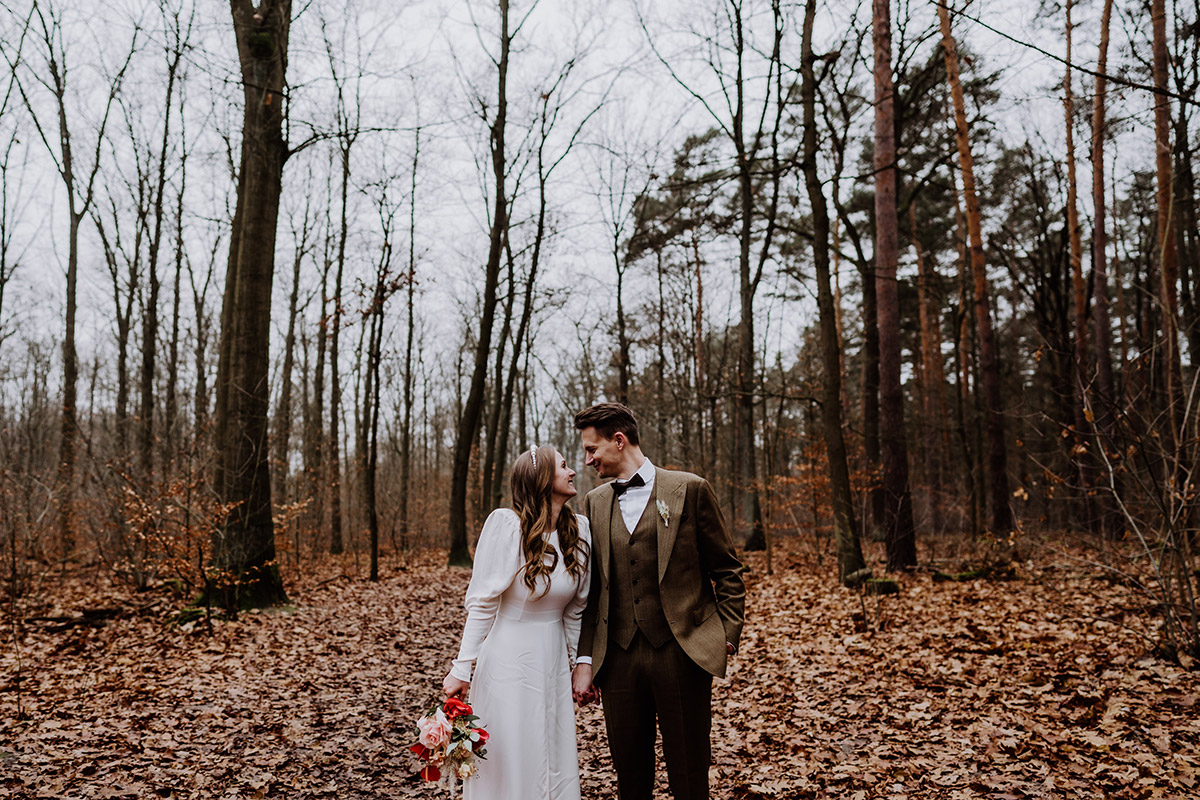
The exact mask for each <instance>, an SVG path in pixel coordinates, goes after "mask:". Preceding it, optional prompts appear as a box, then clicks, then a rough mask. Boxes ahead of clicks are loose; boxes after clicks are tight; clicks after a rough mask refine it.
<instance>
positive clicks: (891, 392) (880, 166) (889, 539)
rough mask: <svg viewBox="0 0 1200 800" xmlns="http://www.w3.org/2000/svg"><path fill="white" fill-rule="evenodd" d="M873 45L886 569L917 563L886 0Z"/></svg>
mask: <svg viewBox="0 0 1200 800" xmlns="http://www.w3.org/2000/svg"><path fill="white" fill-rule="evenodd" d="M873 7H874V19H873V23H872V38H873V40H874V44H875V295H876V301H877V302H878V308H877V313H878V315H879V432H880V445H881V447H880V449H881V453H882V456H883V494H884V541H885V543H886V546H887V568H888V570H889V571H893V570H899V569H905V568H907V567H912V566H916V563H917V550H916V540H915V535H914V526H913V516H912V496H911V495H910V494H909V488H908V445H907V432H906V430H905V427H904V387H903V386H902V385H901V383H900V295H899V290H898V286H897V280H896V265H897V262H898V260H899V232H898V220H897V218H896V116H895V112H894V107H895V92H894V90H893V87H892V30H891V9H890V6H889V0H873Z"/></svg>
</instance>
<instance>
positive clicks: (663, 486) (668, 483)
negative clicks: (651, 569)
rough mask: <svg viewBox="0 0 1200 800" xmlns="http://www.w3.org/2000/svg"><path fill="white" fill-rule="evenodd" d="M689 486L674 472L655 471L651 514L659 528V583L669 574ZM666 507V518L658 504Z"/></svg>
mask: <svg viewBox="0 0 1200 800" xmlns="http://www.w3.org/2000/svg"><path fill="white" fill-rule="evenodd" d="M686 488H687V486H686V485H685V484H684V482H683V481H682V480H679V478H678V477H676V475H675V473H674V472H669V471H667V470H664V469H655V471H654V493H653V495H652V496H651V498H650V504H651V506H652V508H651V509H650V511H651V513H652V514H654V518H655V520H656V522H657V526H658V582H659V583H660V584H661V583H662V581H663V576H665V575H666V574H667V560H668V559H669V558H670V557H671V550H673V549H674V547H675V535H676V531H678V530H679V520H680V518H681V517H682V516H683V500H684V492H685V490H686ZM659 502H662V503H663V504H664V505H665V506H666V511H667V513H666V516H665V518H664V515H663V514H662V513H661V511H660V509H659V507H658V503H659Z"/></svg>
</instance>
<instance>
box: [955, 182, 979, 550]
mask: <svg viewBox="0 0 1200 800" xmlns="http://www.w3.org/2000/svg"><path fill="white" fill-rule="evenodd" d="M950 173H951V183H952V184H953V183H954V169H953V166H951V169H950ZM953 189H954V222H955V231H956V235H955V237H954V238H955V244H956V250H957V257H956V259H955V260H956V261H957V262H958V314H957V324H956V325H955V326H954V330H955V335H956V337H957V338H956V341H955V348H954V355H955V359H956V360H957V365H956V366H957V383H958V408H957V420H956V422H957V423H958V438H959V444H960V445H961V453H962V459H963V466H964V467H965V469H964V471H963V478H964V481H963V482H964V484H965V486H964V488H965V489H966V495H967V522H968V528H967V530H968V532H969V533H970V536H971V539H972V540H974V539H975V538H976V537H978V536H979V534H980V533H982V530H981V528H982V521H981V518H982V516H983V515H982V513H981V511H980V508H979V506H980V504H981V503H982V502H983V463H982V454H981V453H980V449H981V448H980V447H979V426H978V424H976V423H977V420H978V417H976V416H974V414H972V413H971V412H972V410H973V409H974V408H975V403H974V402H973V399H972V396H971V374H972V369H971V368H972V365H973V364H974V363H975V355H974V354H975V348H974V345H973V336H972V333H973V331H974V328H973V326H972V325H971V312H970V310H969V309H970V308H971V306H972V305H973V304H972V302H971V299H970V298H971V296H972V293H973V292H972V283H971V279H970V277H969V273H970V266H969V264H968V258H967V238H968V235H967V217H966V215H965V214H964V213H963V210H962V203H961V202H960V201H959V192H958V187H957V186H956V185H955V186H953ZM976 392H978V387H976ZM968 429H969V430H970V431H971V432H973V435H972V433H968Z"/></svg>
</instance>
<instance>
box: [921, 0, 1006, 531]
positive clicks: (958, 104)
mask: <svg viewBox="0 0 1200 800" xmlns="http://www.w3.org/2000/svg"><path fill="white" fill-rule="evenodd" d="M938 18H939V20H940V23H941V31H942V51H943V53H944V54H945V58H946V76H947V79H948V81H949V83H950V94H951V98H952V100H953V102H954V132H955V139H956V141H957V143H958V158H959V163H960V168H961V172H962V182H963V196H964V198H965V205H966V224H967V232H968V236H969V243H968V249H969V254H970V266H971V274H972V278H973V281H974V298H973V301H974V305H975V324H976V329H977V331H978V333H979V361H980V364H979V371H980V379H981V383H982V386H983V397H984V402H985V404H986V407H987V442H988V446H987V451H988V470H989V473H990V474H989V478H990V483H991V496H992V531H993V533H1006V532H1008V531H1009V530H1011V529H1012V524H1013V518H1012V508H1011V507H1010V506H1009V497H1008V463H1007V462H1008V458H1007V452H1006V444H1005V441H1004V417H1003V408H1002V403H1001V392H1000V364H999V357H998V353H997V352H996V350H997V348H996V335H995V332H994V331H993V329H992V311H991V299H990V296H989V292H988V280H987V268H986V264H985V262H984V253H983V230H982V224H981V222H980V210H979V194H978V192H977V191H976V189H975V165H974V160H973V159H972V156H971V140H970V133H969V131H968V130H967V112H966V102H965V100H964V99H963V89H962V80H961V78H960V77H959V67H958V45H957V43H956V42H955V40H954V34H953V33H952V32H951V29H950V9H949V7H948V6H947V5H945V4H944V3H939V4H938Z"/></svg>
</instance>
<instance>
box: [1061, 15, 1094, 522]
mask: <svg viewBox="0 0 1200 800" xmlns="http://www.w3.org/2000/svg"><path fill="white" fill-rule="evenodd" d="M1071 10H1072V0H1067V3H1066V34H1067V36H1066V39H1067V41H1066V44H1067V47H1066V50H1067V58H1066V60H1067V64H1068V65H1069V64H1070V63H1071V42H1072V33H1073V32H1074V29H1073V25H1072V23H1071ZM1063 112H1064V115H1065V117H1066V136H1067V244H1068V251H1069V255H1070V261H1071V288H1072V295H1073V299H1074V311H1075V315H1074V330H1073V334H1074V335H1073V337H1072V338H1073V339H1074V342H1075V357H1074V369H1073V370H1072V373H1073V375H1074V378H1075V379H1074V380H1073V381H1071V383H1072V384H1073V387H1074V392H1073V393H1072V397H1073V402H1072V406H1073V409H1072V410H1073V412H1074V417H1075V436H1074V437H1071V438H1069V439H1068V442H1070V443H1071V444H1073V445H1075V447H1072V453H1073V455H1072V456H1071V458H1072V460H1073V461H1074V462H1075V472H1076V474H1077V475H1078V476H1079V492H1080V497H1079V501H1080V502H1079V510H1080V511H1081V513H1082V520H1080V521H1081V522H1082V523H1083V525H1084V526H1085V527H1086V529H1087V530H1089V531H1094V530H1095V518H1094V515H1093V513H1092V511H1093V507H1092V500H1091V491H1092V488H1091V485H1092V469H1091V465H1090V464H1089V463H1088V458H1089V456H1088V452H1087V451H1085V450H1079V449H1077V448H1079V447H1083V448H1086V447H1087V446H1088V444H1087V443H1089V442H1090V440H1091V438H1092V437H1091V436H1090V435H1089V434H1090V433H1091V425H1090V424H1089V423H1088V420H1087V415H1086V414H1085V413H1084V406H1085V405H1086V403H1085V399H1084V396H1085V394H1086V393H1087V387H1088V344H1087V281H1085V280H1084V277H1083V235H1082V233H1081V232H1080V225H1079V191H1078V184H1077V182H1076V178H1075V93H1074V89H1073V87H1072V85H1071V67H1070V66H1068V67H1067V69H1066V73H1065V75H1064V76H1063Z"/></svg>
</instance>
